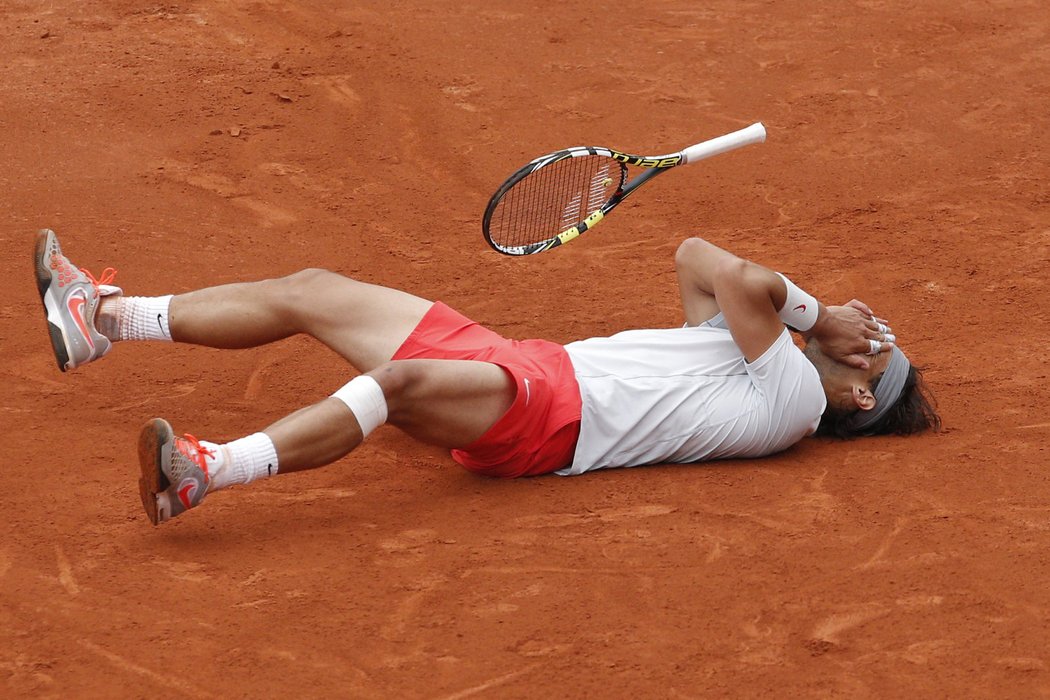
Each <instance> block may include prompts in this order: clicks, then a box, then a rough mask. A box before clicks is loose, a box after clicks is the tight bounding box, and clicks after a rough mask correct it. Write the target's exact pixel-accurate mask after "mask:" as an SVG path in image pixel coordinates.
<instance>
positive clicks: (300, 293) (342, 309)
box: [103, 269, 432, 372]
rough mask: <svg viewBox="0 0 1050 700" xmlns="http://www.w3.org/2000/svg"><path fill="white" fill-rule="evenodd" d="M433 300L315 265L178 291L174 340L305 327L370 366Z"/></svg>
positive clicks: (388, 353)
mask: <svg viewBox="0 0 1050 700" xmlns="http://www.w3.org/2000/svg"><path fill="white" fill-rule="evenodd" d="M107 303H108V302H106V301H104V303H103V308H105V305H106V304H107ZM114 303H117V302H114ZM431 305H432V302H430V301H427V300H425V299H422V298H420V297H417V296H414V295H412V294H408V293H406V292H402V291H400V290H397V289H389V288H387V287H380V286H377V285H374V284H368V283H365V282H358V281H356V280H352V279H350V278H348V277H344V276H342V275H339V274H336V273H334V272H328V271H326V270H317V269H312V270H303V271H302V272H297V273H295V274H293V275H289V276H287V277H282V278H280V279H272V280H264V281H260V282H247V283H238V284H227V285H223V286H220V287H212V288H209V289H202V290H199V291H195V292H190V293H188V294H180V295H177V296H175V297H173V298H172V299H171V303H170V305H169V307H168V324H169V327H170V329H171V337H172V339H173V340H175V341H177V342H183V343H193V344H196V345H207V346H209V347H215V348H246V347H254V346H257V345H263V344H265V343H270V342H273V341H275V340H280V339H282V338H286V337H288V336H291V335H295V334H297V333H305V334H307V335H311V336H313V337H314V338H317V339H318V340H320V341H321V342H322V343H324V344H325V345H327V346H328V347H330V348H332V350H334V351H335V352H337V353H339V354H340V355H342V356H343V357H344V358H345V359H346V360H347V361H348V362H350V363H351V364H352V365H353V366H354V367H356V368H358V369H359V370H361V371H363V372H367V371H369V370H371V369H372V368H373V367H375V366H377V365H378V364H380V363H381V362H385V361H387V360H389V359H390V358H391V357H392V356H393V354H394V352H395V351H396V350H397V349H398V347H400V345H401V344H402V343H403V342H404V341H405V338H407V337H408V335H409V333H411V332H412V330H413V329H414V328H415V327H416V325H418V323H419V321H420V320H421V319H422V318H423V316H424V314H426V312H427V310H428V309H429V308H430V307H431Z"/></svg>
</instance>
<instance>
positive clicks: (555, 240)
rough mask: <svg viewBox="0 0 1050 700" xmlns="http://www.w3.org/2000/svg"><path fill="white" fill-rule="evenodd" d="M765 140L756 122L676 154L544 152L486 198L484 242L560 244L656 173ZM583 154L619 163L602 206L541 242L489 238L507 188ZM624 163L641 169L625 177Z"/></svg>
mask: <svg viewBox="0 0 1050 700" xmlns="http://www.w3.org/2000/svg"><path fill="white" fill-rule="evenodd" d="M765 140H766V131H765V127H763V126H762V124H761V123H760V122H759V123H755V124H752V125H751V126H749V127H747V128H744V129H740V130H738V131H734V132H732V133H729V134H725V135H723V136H718V137H716V138H713V139H709V140H707V141H701V142H700V143H697V144H694V145H692V146H689V147H688V148H684V149H682V150H681V151H679V152H677V153H668V154H665V155H662V156H638V155H632V154H630V153H624V152H622V151H615V150H612V149H610V148H601V147H595V146H576V147H573V148H566V149H563V150H560V151H555V152H553V153H548V154H547V155H543V156H540V157H539V158H536V159H534V160H532V161H530V162H529V163H526V164H525V165H524V166H522V167H521V168H519V169H518V170H517V171H515V172H514V174H512V175H511V176H510V177H509V178H507V180H506V181H505V182H504V183H503V184H502V185H500V187H499V189H497V190H496V192H495V194H493V195H492V197H491V198H490V199H489V203H488V205H487V206H486V207H485V215H484V216H483V218H482V233H483V234H484V236H485V240H486V241H487V242H488V244H489V245H490V246H492V248H493V249H495V250H496V251H497V252H500V253H503V254H504V255H513V256H521V255H533V254H535V253H542V252H544V251H547V250H550V249H552V248H557V247H558V246H560V245H564V244H565V243H568V242H569V241H571V240H573V239H575V238H578V237H579V236H580V235H581V234H583V233H585V232H586V231H589V230H590V229H592V228H594V227H595V226H597V225H598V224H599V223H600V222H601V221H602V219H604V218H605V217H606V215H608V213H609V212H611V211H612V210H613V209H615V208H616V207H617V206H618V205H619V204H620V203H621V202H622V201H623V200H625V199H627V197H628V196H629V195H630V194H631V193H633V192H634V191H635V190H637V189H638V188H639V187H641V186H642V185H644V184H645V183H646V182H648V181H649V180H651V179H653V178H654V177H656V176H657V175H659V174H660V173H663V172H666V171H668V170H670V169H671V168H675V167H678V166H679V165H685V164H687V163H693V162H696V161H698V160H703V159H704V158H710V157H711V156H715V155H718V154H720V153H725V152H726V151H730V150H734V149H736V148H740V147H742V146H746V145H749V144H752V143H761V142H763V141H765ZM587 155H591V156H605V157H607V158H611V159H612V160H614V161H616V162H617V163H619V164H620V185H619V187H617V189H616V191H615V192H613V194H612V195H611V196H610V197H609V199H608V200H606V202H605V203H604V204H603V205H602V206H600V207H599V208H598V209H596V210H594V211H593V212H591V213H590V214H588V215H587V216H586V217H585V218H584V219H583V220H582V221H580V222H579V223H578V224H576V225H575V226H572V227H570V228H568V229H566V230H564V231H562V232H561V233H558V234H556V235H554V236H552V237H551V238H549V239H546V240H543V241H538V242H536V243H527V244H525V245H520V246H503V245H499V244H497V243H496V242H495V241H493V240H492V236H491V234H490V230H489V227H490V224H491V221H492V215H493V213H494V212H495V210H496V207H497V206H498V205H499V203H500V201H502V199H503V196H504V195H506V194H507V192H509V191H510V190H511V188H513V187H514V186H515V185H517V184H518V183H519V182H521V181H522V180H524V179H525V178H526V177H528V176H529V175H531V174H532V173H534V172H536V171H537V170H539V169H541V168H544V167H547V166H548V165H551V164H553V163H556V162H558V161H561V160H564V159H566V158H573V157H578V156H587ZM627 165H633V166H636V167H639V168H643V169H644V172H642V173H639V174H638V175H636V176H634V177H633V178H631V179H630V180H627V168H626V166H627Z"/></svg>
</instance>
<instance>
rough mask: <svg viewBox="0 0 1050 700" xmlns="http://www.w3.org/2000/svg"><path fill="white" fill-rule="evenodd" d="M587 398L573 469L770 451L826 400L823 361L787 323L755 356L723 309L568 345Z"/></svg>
mask: <svg viewBox="0 0 1050 700" xmlns="http://www.w3.org/2000/svg"><path fill="white" fill-rule="evenodd" d="M565 349H566V351H567V352H568V353H569V358H570V359H571V360H572V364H573V367H574V369H575V372H576V380H577V381H578V382H579V385H580V395H581V399H582V402H583V407H582V416H581V420H580V437H579V440H578V441H577V443H576V453H575V455H574V457H573V462H572V465H571V466H569V467H567V468H565V469H562V470H559V471H558V472H557V473H558V474H561V475H563V476H568V475H574V474H582V473H583V472H586V471H590V470H592V469H602V468H605V467H633V466H638V465H642V464H657V463H666V462H673V463H684V462H696V461H701V460H711V459H721V458H727V457H761V456H763V455H768V454H772V453H774V452H779V451H780V450H784V449H786V448H788V447H790V446H791V445H793V444H795V443H796V442H798V441H799V440H801V439H802V438H803V437H806V436H807V435H810V434H812V433H813V432H814V431H815V430H816V429H817V425H818V423H819V422H820V416H821V414H822V413H823V412H824V407H825V405H826V401H825V396H824V390H823V388H822V386H821V383H820V377H819V375H818V374H817V370H816V368H815V367H813V365H812V364H811V363H810V362H809V360H807V359H806V357H805V356H804V355H803V354H802V351H801V350H799V349H798V348H797V347H795V344H794V343H793V342H792V341H791V334H790V333H789V332H788V330H787V329H786V328H785V329H784V332H783V333H782V334H781V335H780V336H779V337H778V338H777V339H776V341H775V342H774V343H773V344H772V345H771V346H770V347H769V349H768V350H766V352H765V353H763V354H762V356H761V357H759V358H758V359H757V360H755V361H754V362H750V363H749V362H747V361H746V360H745V359H744V355H743V353H742V352H741V351H740V348H739V347H737V345H736V343H735V342H733V337H732V335H731V334H730V333H729V330H728V328H726V327H725V323H724V320H723V318H722V315H721V314H719V315H718V316H716V317H715V318H713V319H711V321H709V322H707V323H704V324H702V325H700V326H697V327H686V328H666V329H655V330H633V331H624V332H623V333H617V334H616V335H614V336H611V337H609V338H590V339H588V340H581V341H579V342H575V343H570V344H568V345H566V346H565Z"/></svg>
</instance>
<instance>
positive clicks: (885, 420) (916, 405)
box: [817, 365, 941, 438]
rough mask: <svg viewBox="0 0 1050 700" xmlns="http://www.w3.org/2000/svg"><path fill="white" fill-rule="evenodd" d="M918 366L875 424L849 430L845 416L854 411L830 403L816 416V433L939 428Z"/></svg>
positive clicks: (884, 432)
mask: <svg viewBox="0 0 1050 700" xmlns="http://www.w3.org/2000/svg"><path fill="white" fill-rule="evenodd" d="M922 372H923V370H922V368H920V367H916V366H915V365H912V366H911V368H910V369H909V370H908V376H907V378H906V379H905V380H904V388H903V389H902V390H901V395H900V397H899V398H898V399H897V403H895V404H894V405H893V406H892V407H891V408H890V410H889V411H887V412H886V415H884V416H883V417H882V418H880V419H879V422H878V423H875V424H874V425H872V426H869V427H867V428H865V429H864V430H863V431H860V432H858V431H855V430H851V429H850V428H849V427H848V425H849V419H850V417H852V416H853V415H855V414H856V411H839V410H836V409H833V408H831V407H830V406H829V407H828V408H827V410H825V411H824V415H823V416H821V417H820V426H819V427H818V428H817V435H826V436H829V437H836V438H852V437H859V436H861V435H912V434H913V433H921V432H924V431H926V430H935V431H936V430H940V429H941V418H940V416H938V415H937V410H936V402H935V401H934V399H933V395H932V394H931V393H930V390H929V388H928V387H927V386H926V382H925V381H923V378H922ZM881 379H882V375H881V374H880V375H879V376H877V377H875V379H874V380H873V381H872V383H871V390H872V391H875V387H877V386H878V385H879V381H880V380H881Z"/></svg>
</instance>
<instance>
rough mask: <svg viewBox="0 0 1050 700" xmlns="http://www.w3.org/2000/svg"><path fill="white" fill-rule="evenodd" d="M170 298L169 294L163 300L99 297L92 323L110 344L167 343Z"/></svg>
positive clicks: (155, 298) (161, 298)
mask: <svg viewBox="0 0 1050 700" xmlns="http://www.w3.org/2000/svg"><path fill="white" fill-rule="evenodd" d="M171 297H172V295H171V294H169V295H167V296H163V297H111V298H106V297H103V299H102V304H101V305H100V306H99V314H98V318H97V320H96V325H97V327H98V330H99V332H100V333H102V335H104V336H106V337H107V338H109V339H110V340H165V341H168V342H171V329H170V328H169V327H168V307H169V305H170V304H171Z"/></svg>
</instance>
